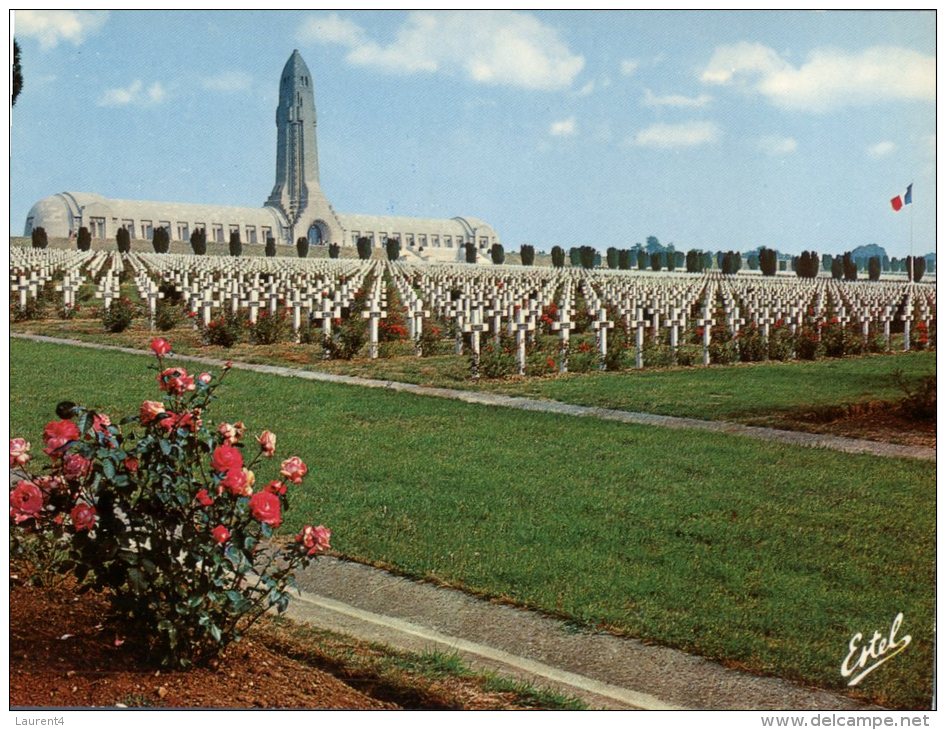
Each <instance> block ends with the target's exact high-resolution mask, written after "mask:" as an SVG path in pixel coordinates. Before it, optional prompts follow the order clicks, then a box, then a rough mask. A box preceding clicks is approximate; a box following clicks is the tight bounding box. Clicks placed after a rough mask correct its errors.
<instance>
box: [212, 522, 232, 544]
mask: <svg viewBox="0 0 946 730" xmlns="http://www.w3.org/2000/svg"><path fill="white" fill-rule="evenodd" d="M210 534H211V535H213V539H214V540H216V541H217V542H218V543H220V544H221V545H222V544H223V543H225V542H226V541H227V540H229V539H230V530H228V529H227V528H226V527H224V526H223V525H217V526H216V527H215V528H214V529H213V530H211V532H210Z"/></svg>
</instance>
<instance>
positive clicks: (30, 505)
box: [10, 479, 43, 522]
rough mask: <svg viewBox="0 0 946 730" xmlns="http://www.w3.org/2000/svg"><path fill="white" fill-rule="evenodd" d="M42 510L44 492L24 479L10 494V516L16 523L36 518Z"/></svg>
mask: <svg viewBox="0 0 946 730" xmlns="http://www.w3.org/2000/svg"><path fill="white" fill-rule="evenodd" d="M42 509H43V492H42V490H41V489H40V488H39V487H38V486H36V485H35V484H33V482H28V481H26V480H25V479H24V480H22V481H20V482H19V483H17V485H16V487H15V488H14V489H13V491H12V492H10V516H11V517H12V518H13V519H14V520H15V521H16V522H23V521H24V520H28V519H31V518H33V517H36V516H38V515H39V513H40V511H41V510H42Z"/></svg>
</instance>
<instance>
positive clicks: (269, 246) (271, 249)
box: [266, 236, 276, 258]
mask: <svg viewBox="0 0 946 730" xmlns="http://www.w3.org/2000/svg"><path fill="white" fill-rule="evenodd" d="M266 255H267V256H269V257H270V258H272V257H273V256H275V255H276V239H275V238H273V237H272V236H267V237H266Z"/></svg>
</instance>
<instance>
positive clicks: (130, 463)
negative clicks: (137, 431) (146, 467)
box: [124, 456, 138, 474]
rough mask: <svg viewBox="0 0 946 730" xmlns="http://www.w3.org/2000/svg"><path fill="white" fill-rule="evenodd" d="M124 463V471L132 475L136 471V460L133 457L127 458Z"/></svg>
mask: <svg viewBox="0 0 946 730" xmlns="http://www.w3.org/2000/svg"><path fill="white" fill-rule="evenodd" d="M124 463H125V469H127V470H128V471H130V472H131V473H132V474H134V473H135V472H136V471H138V459H136V458H135V457H134V456H129V457H128V458H127V459H125V462H124Z"/></svg>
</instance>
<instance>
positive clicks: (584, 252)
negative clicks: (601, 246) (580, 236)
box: [578, 246, 598, 269]
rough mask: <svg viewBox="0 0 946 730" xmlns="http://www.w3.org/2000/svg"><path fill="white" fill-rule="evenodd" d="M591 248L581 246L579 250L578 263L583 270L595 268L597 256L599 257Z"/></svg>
mask: <svg viewBox="0 0 946 730" xmlns="http://www.w3.org/2000/svg"><path fill="white" fill-rule="evenodd" d="M597 253H598V252H597V251H595V250H594V249H593V248H592V247H591V246H580V247H579V248H578V261H579V263H580V264H581V268H583V269H593V268H594V267H595V256H596V255H597Z"/></svg>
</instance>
